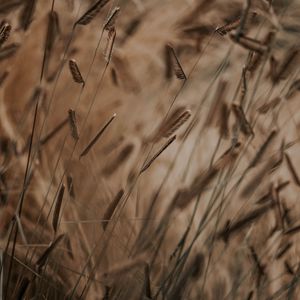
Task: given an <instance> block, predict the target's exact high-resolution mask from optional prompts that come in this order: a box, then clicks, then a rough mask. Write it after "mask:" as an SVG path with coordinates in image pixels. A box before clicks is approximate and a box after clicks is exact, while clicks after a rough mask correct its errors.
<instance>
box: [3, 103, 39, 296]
mask: <svg viewBox="0 0 300 300" xmlns="http://www.w3.org/2000/svg"><path fill="white" fill-rule="evenodd" d="M38 108H39V100H37V102H36V106H35V111H34V117H33V122H32V130H31V138H30V143H29V150H28V156H27V163H26V169H25V174H24V179H23V187H22V192H21V195H20V199H19V202H18V207H17V211H18V215H19V217H20V218H21V215H22V208H23V203H24V199H25V194H26V190H27V180H28V174H29V163H30V160H31V155H32V151H31V150H32V145H33V139H34V133H35V129H36V122H37V115H38ZM15 223H16V220H15V219H14V220H13V224H15ZM14 227H15V234H14V239H13V247H12V254H11V258H10V262H9V268H8V273H7V283H6V291H5V296H4V299H8V291H9V284H10V276H11V272H12V263H13V257H14V256H15V247H16V242H17V236H18V227H17V226H12V230H13V228H14ZM9 242H10V240H8V244H9ZM2 267H3V266H2Z"/></svg>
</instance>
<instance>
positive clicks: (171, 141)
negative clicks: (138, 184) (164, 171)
mask: <svg viewBox="0 0 300 300" xmlns="http://www.w3.org/2000/svg"><path fill="white" fill-rule="evenodd" d="M175 140H176V135H174V136H172V137H171V138H170V139H169V140H168V141H167V142H166V143H165V144H164V145H163V146H162V147H161V148H160V149H159V150H158V151H157V152H156V153H155V154H154V155H153V156H152V157H151V158H150V159H149V161H148V162H146V163H145V164H144V166H143V167H142V169H141V171H140V173H143V172H145V171H146V170H147V169H148V168H149V167H150V166H151V165H152V163H153V162H154V161H155V160H156V159H157V158H158V157H159V156H160V155H161V154H162V153H163V152H164V151H165V150H166V149H167V148H168V147H169V146H170V145H171V144H172V143H173V142H174V141H175Z"/></svg>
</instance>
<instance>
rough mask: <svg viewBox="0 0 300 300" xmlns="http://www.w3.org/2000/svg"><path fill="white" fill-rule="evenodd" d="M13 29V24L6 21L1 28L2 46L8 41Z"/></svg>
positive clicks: (0, 41) (0, 38)
mask: <svg viewBox="0 0 300 300" xmlns="http://www.w3.org/2000/svg"><path fill="white" fill-rule="evenodd" d="M10 31H11V25H10V24H8V23H4V24H3V25H2V26H1V28H0V47H1V46H2V45H3V44H4V43H5V42H6V41H7V39H8V37H9V35H10Z"/></svg>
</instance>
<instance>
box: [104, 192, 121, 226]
mask: <svg viewBox="0 0 300 300" xmlns="http://www.w3.org/2000/svg"><path fill="white" fill-rule="evenodd" d="M123 195H124V190H123V189H121V190H120V191H119V192H118V193H117V195H116V196H115V198H114V199H113V201H112V202H111V203H110V204H109V206H108V207H107V209H106V211H105V213H104V215H103V220H104V222H103V223H102V227H103V230H105V229H106V227H107V225H108V223H109V221H110V219H111V217H112V215H113V214H114V212H115V210H116V208H117V206H118V204H119V202H120V201H121V199H122V197H123Z"/></svg>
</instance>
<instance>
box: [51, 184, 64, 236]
mask: <svg viewBox="0 0 300 300" xmlns="http://www.w3.org/2000/svg"><path fill="white" fill-rule="evenodd" d="M64 193H65V186H64V185H62V186H61V187H60V189H59V192H58V196H57V199H56V203H55V208H54V212H53V219H52V226H53V229H54V232H55V233H56V232H57V227H58V220H59V213H60V209H61V205H62V200H63V197H64Z"/></svg>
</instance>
